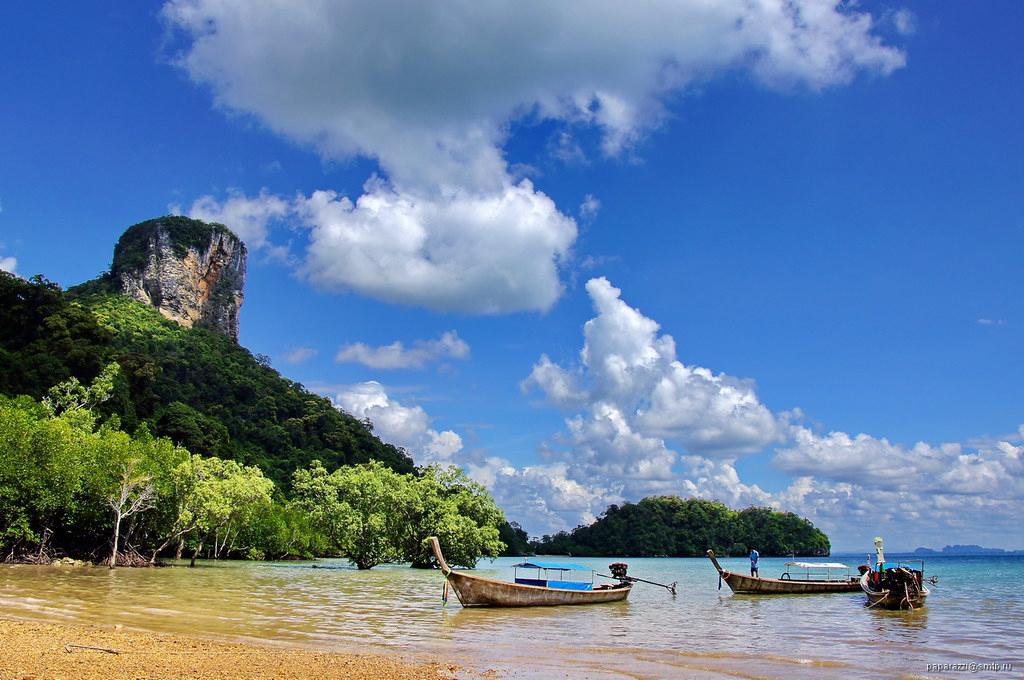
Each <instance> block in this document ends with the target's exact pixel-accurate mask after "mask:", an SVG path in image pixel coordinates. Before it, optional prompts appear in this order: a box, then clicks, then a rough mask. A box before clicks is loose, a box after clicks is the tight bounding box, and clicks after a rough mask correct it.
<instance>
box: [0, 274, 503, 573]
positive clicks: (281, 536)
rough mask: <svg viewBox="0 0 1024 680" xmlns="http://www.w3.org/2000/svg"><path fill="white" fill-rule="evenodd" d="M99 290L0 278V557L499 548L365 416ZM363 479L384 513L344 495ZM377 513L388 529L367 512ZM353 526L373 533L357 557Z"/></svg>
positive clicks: (458, 478) (463, 489)
mask: <svg viewBox="0 0 1024 680" xmlns="http://www.w3.org/2000/svg"><path fill="white" fill-rule="evenodd" d="M102 280H103V279H102V277H101V279H100V280H99V281H100V283H99V284H97V282H91V283H90V284H86V285H85V286H81V287H77V288H76V289H75V291H74V292H73V293H72V292H68V293H66V292H64V291H62V290H61V288H60V287H59V286H57V285H56V284H54V283H52V282H50V281H47V280H46V279H44V278H42V277H38V276H37V277H34V278H33V279H32V280H30V281H25V280H23V279H20V278H18V277H15V276H12V275H9V274H7V273H5V272H0V395H7V396H3V397H0V560H4V559H7V560H11V559H16V558H17V559H26V558H31V557H32V556H33V555H35V556H36V558H37V559H39V560H40V561H42V560H43V559H44V557H45V556H46V555H59V554H65V555H71V556H76V557H85V558H89V559H93V560H96V559H99V558H106V557H108V556H109V555H110V554H112V553H113V552H114V547H113V544H114V543H115V542H117V543H118V544H119V546H121V548H123V546H125V545H129V546H131V548H132V551H129V552H132V553H133V554H126V555H123V556H122V557H121V558H120V559H121V560H122V561H128V562H133V561H134V562H138V561H139V560H140V557H139V555H138V554H134V553H135V552H141V553H142V554H143V555H145V556H146V560H145V561H147V562H149V561H152V560H154V559H155V557H156V555H157V553H160V552H163V553H164V554H168V553H170V552H172V551H173V552H176V553H177V554H182V551H184V552H185V554H189V553H191V554H192V555H196V556H205V557H215V558H216V557H249V558H274V559H281V558H291V557H299V556H301V557H311V556H316V555H329V554H344V555H347V556H348V557H349V558H350V559H352V561H353V562H355V563H356V564H357V565H359V566H362V567H369V566H372V565H373V564H377V563H379V562H380V561H381V560H382V559H387V560H391V559H404V560H408V561H411V562H413V563H414V564H416V565H419V566H421V565H423V564H425V563H426V560H427V558H426V553H425V552H424V550H423V548H422V546H421V545H419V544H418V543H417V541H419V540H420V539H421V538H422V537H425V535H424V532H432V533H434V534H437V535H438V536H439V537H440V538H441V540H442V545H444V546H445V550H446V553H451V558H450V559H451V560H452V562H454V563H456V564H461V565H463V566H471V565H473V564H474V563H475V562H476V560H477V559H479V557H481V556H496V555H497V554H499V553H500V551H501V550H503V549H504V547H505V546H504V544H503V543H502V542H501V541H500V538H499V528H500V527H502V526H503V524H504V517H503V516H502V514H501V511H500V510H499V509H498V508H497V506H496V505H495V504H494V501H493V499H491V497H490V495H489V494H487V492H486V490H485V489H484V488H483V487H482V486H480V485H478V484H476V483H475V482H473V481H472V480H469V479H468V478H467V477H465V475H464V474H462V473H461V472H459V471H458V470H455V469H441V468H426V469H423V470H416V469H415V468H414V466H413V462H412V459H411V458H410V457H409V456H408V455H407V453H406V452H405V451H404V450H402V449H400V448H397V447H395V446H392V445H390V444H386V443H384V442H382V441H381V440H380V439H378V438H377V437H376V436H375V435H374V434H373V431H372V424H371V423H369V422H364V421H360V420H358V419H356V418H353V417H352V416H351V415H349V414H346V413H344V412H341V411H339V410H338V409H336V408H334V406H333V405H332V404H331V402H330V401H329V400H327V399H325V398H323V397H321V396H318V395H315V394H312V393H310V392H308V391H307V390H306V389H305V388H303V387H302V386H301V385H299V384H298V383H295V382H293V381H290V380H288V379H286V378H284V377H282V376H281V375H280V374H279V373H277V371H275V370H274V369H273V368H272V367H271V366H270V364H269V360H268V359H266V358H265V357H260V356H253V355H252V354H251V353H250V352H249V351H248V350H246V349H245V348H243V347H240V346H239V345H237V344H236V343H234V342H233V341H231V340H230V339H229V338H226V337H224V336H221V335H219V334H217V333H214V332H211V331H208V330H205V329H202V328H193V329H187V328H184V327H182V326H179V325H178V324H176V323H174V322H172V321H168V320H166V319H164V318H163V317H162V316H161V315H160V313H159V312H158V311H157V310H155V309H153V308H150V307H148V306H146V305H144V304H142V303H139V302H136V301H134V300H131V299H129V298H127V297H124V296H121V295H117V294H111V293H107V292H103V291H104V285H103V284H102ZM54 383H58V384H57V385H56V386H53V385H54ZM51 386H52V387H51ZM328 470H329V471H331V472H330V474H327V471H328ZM347 475H357V476H359V480H358V481H359V483H358V484H357V483H355V482H352V481H351V480H349V479H348V476H347ZM321 477H323V478H325V479H321ZM346 480H348V481H346ZM374 480H376V481H374ZM314 482H316V484H314ZM343 482H344V483H343ZM371 482H372V483H373V484H383V485H384V486H380V487H372V488H374V489H377V490H378V491H379V490H381V489H384V488H387V489H391V490H393V491H394V493H395V494H396V495H395V499H396V500H395V501H394V503H391V504H390V505H389V504H387V503H384V502H383V499H378V501H379V502H378V503H377V504H376V505H374V504H368V503H365V502H362V501H357V500H356V498H357V496H358V495H359V494H362V496H361V498H365V497H371V496H372V495H373V494H372V493H371V492H370V491H367V490H366V489H365V488H364V487H365V486H366V485H370V484H371ZM360 484H362V485H363V486H360ZM317 485H319V486H317ZM314 488H316V489H319V491H318V492H317V493H313V491H312V490H311V489H314ZM331 489H333V493H334V496H333V497H331V496H330V494H329V493H328V491H330V490H331ZM115 492H116V493H115ZM122 492H123V495H124V498H121V496H122ZM115 496H116V498H115ZM332 498H333V499H332ZM398 499H401V502H399V500H398ZM115 505H116V506H118V507H119V509H115V508H114V506H115ZM384 507H386V508H389V510H388V512H389V513H391V514H393V516H394V521H389V522H383V521H382V519H381V515H380V513H379V512H371V511H372V510H374V509H375V508H384ZM325 508H327V509H325ZM395 522H399V523H400V524H395ZM122 524H123V526H122ZM398 528H401V529H402V531H401V532H398ZM122 531H123V532H125V533H123V534H122V533H120V532H122ZM353 532H358V533H360V534H367V535H371V534H372V535H375V536H377V537H378V538H379V539H380V540H379V541H378V543H377V544H374V546H364V545H362V544H360V543H358V542H354V541H353V540H352V538H351V535H352V533H353ZM380 537H383V538H380ZM380 541H383V545H386V546H387V548H386V549H382V548H381V547H380V545H382V543H380ZM119 550H120V548H119Z"/></svg>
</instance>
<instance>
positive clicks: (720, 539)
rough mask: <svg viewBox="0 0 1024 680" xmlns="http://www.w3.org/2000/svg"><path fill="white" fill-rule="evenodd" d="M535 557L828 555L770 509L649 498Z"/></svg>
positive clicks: (810, 529) (559, 538) (789, 518)
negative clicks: (754, 550) (709, 553)
mask: <svg viewBox="0 0 1024 680" xmlns="http://www.w3.org/2000/svg"><path fill="white" fill-rule="evenodd" d="M532 547H533V549H534V550H535V551H536V552H538V553H552V554H567V553H568V554H572V555H614V556H619V555H633V556H638V557H653V556H667V557H697V556H701V555H704V552H705V551H706V550H708V549H709V548H711V549H713V550H714V551H715V552H716V553H718V554H720V555H742V554H745V553H746V552H747V551H749V550H750V549H751V548H757V550H758V551H759V552H760V553H761V554H762V555H765V556H769V555H799V556H805V555H808V556H810V555H828V554H829V551H830V549H831V546H830V545H829V540H828V537H827V536H826V535H825V534H824V533H822V532H821V531H820V530H819V529H816V528H815V527H814V525H813V524H811V522H810V521H808V520H806V519H804V518H802V517H799V516H797V515H794V514H793V513H791V512H776V511H774V510H771V509H770V508H747V509H746V510H739V511H737V510H732V509H730V508H729V507H728V506H726V505H724V504H723V503H719V502H717V501H707V500H703V499H699V498H688V499H685V500H684V499H682V498H678V497H676V496H652V497H650V498H645V499H643V500H642V501H640V502H639V503H625V504H623V505H621V506H619V505H612V506H610V507H609V508H608V510H607V511H606V512H605V513H604V514H603V515H602V516H601V517H600V518H598V520H597V521H596V522H594V523H593V524H591V525H590V526H581V527H577V528H576V529H574V530H573V531H572V532H571V533H569V532H560V533H558V534H555V535H554V536H545V537H544V538H543V539H542V540H541V541H539V542H535V543H534V544H533V546H532Z"/></svg>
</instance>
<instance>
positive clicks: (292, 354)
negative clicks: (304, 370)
mask: <svg viewBox="0 0 1024 680" xmlns="http://www.w3.org/2000/svg"><path fill="white" fill-rule="evenodd" d="M317 354H318V351H317V350H316V349H315V348H313V347H294V348H292V349H290V350H288V352H287V353H285V355H284V362H285V363H286V364H301V363H302V362H304V361H309V360H310V359H312V358H313V357H315V356H316V355H317Z"/></svg>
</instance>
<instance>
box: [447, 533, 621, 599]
mask: <svg viewBox="0 0 1024 680" xmlns="http://www.w3.org/2000/svg"><path fill="white" fill-rule="evenodd" d="M430 542H431V546H432V547H433V549H434V557H435V558H436V559H437V563H438V564H439V565H440V566H441V573H443V574H444V576H445V578H446V579H447V580H448V583H449V584H450V585H451V587H452V590H454V591H455V595H456V596H457V597H458V598H459V602H460V603H461V604H462V606H463V607H550V606H555V605H574V604H599V603H602V602H618V601H621V600H625V599H626V598H627V597H629V591H630V590H631V589H632V586H631V585H630V584H628V583H625V584H620V585H616V586H614V587H612V588H604V589H600V590H563V589H561V588H544V587H541V586H528V585H524V584H521V583H507V582H505V581H495V580H494V579H489V578H483V577H482V576H473V575H470V574H466V573H463V572H459V571H452V569H451V568H450V567H449V566H448V563H447V562H445V559H444V555H442V554H441V546H440V545H439V544H438V542H437V539H436V538H431V539H430Z"/></svg>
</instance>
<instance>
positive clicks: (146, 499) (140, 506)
mask: <svg viewBox="0 0 1024 680" xmlns="http://www.w3.org/2000/svg"><path fill="white" fill-rule="evenodd" d="M139 467H140V461H139V460H138V459H132V460H129V461H128V462H126V463H122V465H121V477H120V483H119V484H118V486H117V488H116V489H115V490H114V493H112V494H111V495H110V496H108V497H107V503H108V504H109V505H110V509H111V510H113V511H114V536H113V538H112V539H111V543H112V548H111V550H110V568H111V569H113V568H114V567H115V566H117V543H118V540H119V539H120V537H121V522H122V521H124V520H125V519H126V518H128V517H131V516H133V515H135V514H137V513H140V512H143V511H145V510H148V509H150V508H151V507H153V504H154V502H155V499H156V487H154V486H153V478H152V477H151V476H150V475H147V474H146V473H144V472H140V471H139Z"/></svg>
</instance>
